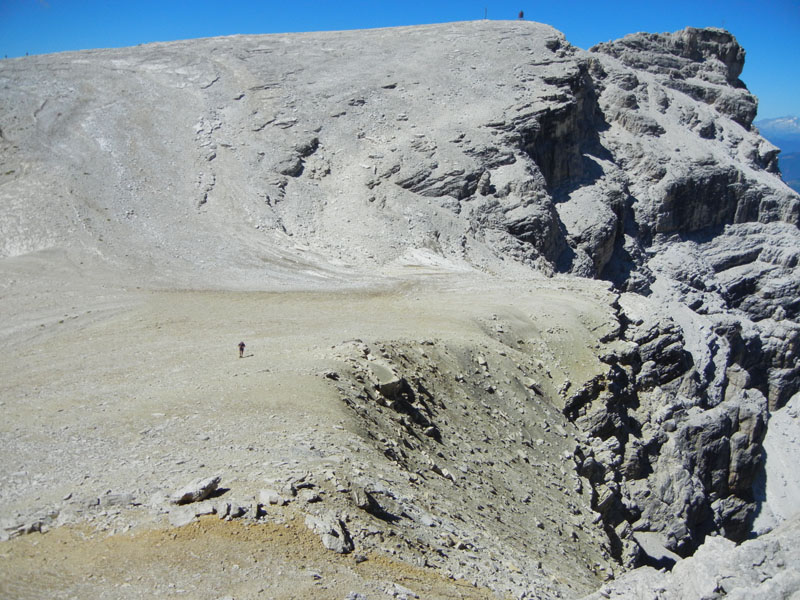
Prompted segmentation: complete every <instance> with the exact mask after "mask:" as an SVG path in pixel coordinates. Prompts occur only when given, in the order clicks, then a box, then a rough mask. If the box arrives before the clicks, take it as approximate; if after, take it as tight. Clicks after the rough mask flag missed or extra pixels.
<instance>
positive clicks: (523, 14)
mask: <svg viewBox="0 0 800 600" xmlns="http://www.w3.org/2000/svg"><path fill="white" fill-rule="evenodd" d="M519 18H520V19H524V18H525V12H524V11H522V10H521V11H519Z"/></svg>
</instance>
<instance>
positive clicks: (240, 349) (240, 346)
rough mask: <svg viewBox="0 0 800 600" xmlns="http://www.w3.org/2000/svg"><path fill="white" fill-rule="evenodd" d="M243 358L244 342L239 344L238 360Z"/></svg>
mask: <svg viewBox="0 0 800 600" xmlns="http://www.w3.org/2000/svg"><path fill="white" fill-rule="evenodd" d="M243 356H244V342H239V358H242V357H243Z"/></svg>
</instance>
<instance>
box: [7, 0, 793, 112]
mask: <svg viewBox="0 0 800 600" xmlns="http://www.w3.org/2000/svg"><path fill="white" fill-rule="evenodd" d="M520 10H523V11H524V12H525V18H526V19H530V20H534V21H539V22H542V23H547V24H549V25H552V26H554V27H555V28H556V29H559V30H561V31H563V32H564V33H565V34H566V36H567V39H568V40H569V41H570V42H571V43H572V44H574V45H576V46H580V47H581V48H588V47H590V46H592V45H593V44H596V43H598V42H603V41H608V40H612V39H616V38H619V37H622V36H623V35H625V34H627V33H634V32H637V31H651V32H663V31H676V30H678V29H683V28H684V27H686V26H693V27H724V28H726V29H728V30H729V31H731V32H732V33H733V34H734V35H735V36H736V37H737V39H738V40H739V43H741V44H742V46H744V48H745V50H746V51H747V62H746V65H745V70H744V73H743V74H742V80H743V81H744V82H745V83H746V84H747V87H748V88H749V89H750V91H752V92H753V93H754V94H756V95H757V96H758V97H759V100H760V105H759V115H758V116H759V118H769V117H777V116H783V115H790V114H791V115H800V67H798V64H800V0H797V1H790V0H761V1H755V0H725V1H718V0H694V1H686V0H672V1H670V0H662V1H660V2H651V1H649V0H593V1H583V0H574V1H570V0H549V1H548V2H531V1H529V0H516V1H511V2H506V1H503V2H489V1H488V0H478V1H470V0H462V1H451V0H445V1H441V2H436V1H433V0H429V1H423V2H418V1H414V0H406V1H383V2H381V1H374V2H366V1H354V0H352V1H351V0H340V1H337V2H333V1H322V2H307V1H300V0H297V1H294V2H285V1H283V2H272V1H261V2H257V1H246V0H225V1H222V0H217V1H212V0H194V1H188V0H159V1H153V0H136V1H132V0H130V1H125V2H123V1H115V0H105V1H101V0H0V57H4V56H8V57H9V58H12V57H17V56H24V55H25V53H26V52H27V53H30V54H44V53H50V52H60V51H63V50H81V49H87V48H110V47H119V46H134V45H136V44H142V43H147V42H155V41H170V40H179V39H188V38H197V37H210V36H218V35H232V34H236V33H281V32H292V31H321V30H338V29H364V28H372V27H391V26H396V25H420V24H426V23H441V22H447V21H467V20H474V19H482V18H483V17H484V15H485V14H488V18H490V19H514V18H516V17H517V14H518V13H519V11H520Z"/></svg>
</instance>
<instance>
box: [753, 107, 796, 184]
mask: <svg viewBox="0 0 800 600" xmlns="http://www.w3.org/2000/svg"><path fill="white" fill-rule="evenodd" d="M754 125H755V126H756V127H758V130H759V131H760V132H761V135H763V136H764V137H765V138H767V139H768V140H769V141H770V142H772V143H773V144H775V145H776V146H777V147H778V148H780V149H781V154H780V157H779V159H778V162H779V164H780V168H781V173H782V174H783V180H784V181H785V182H786V183H787V184H789V186H790V187H791V188H792V189H794V190H795V191H797V192H800V118H798V117H778V118H776V119H762V120H760V121H756V122H755V123H754Z"/></svg>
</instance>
